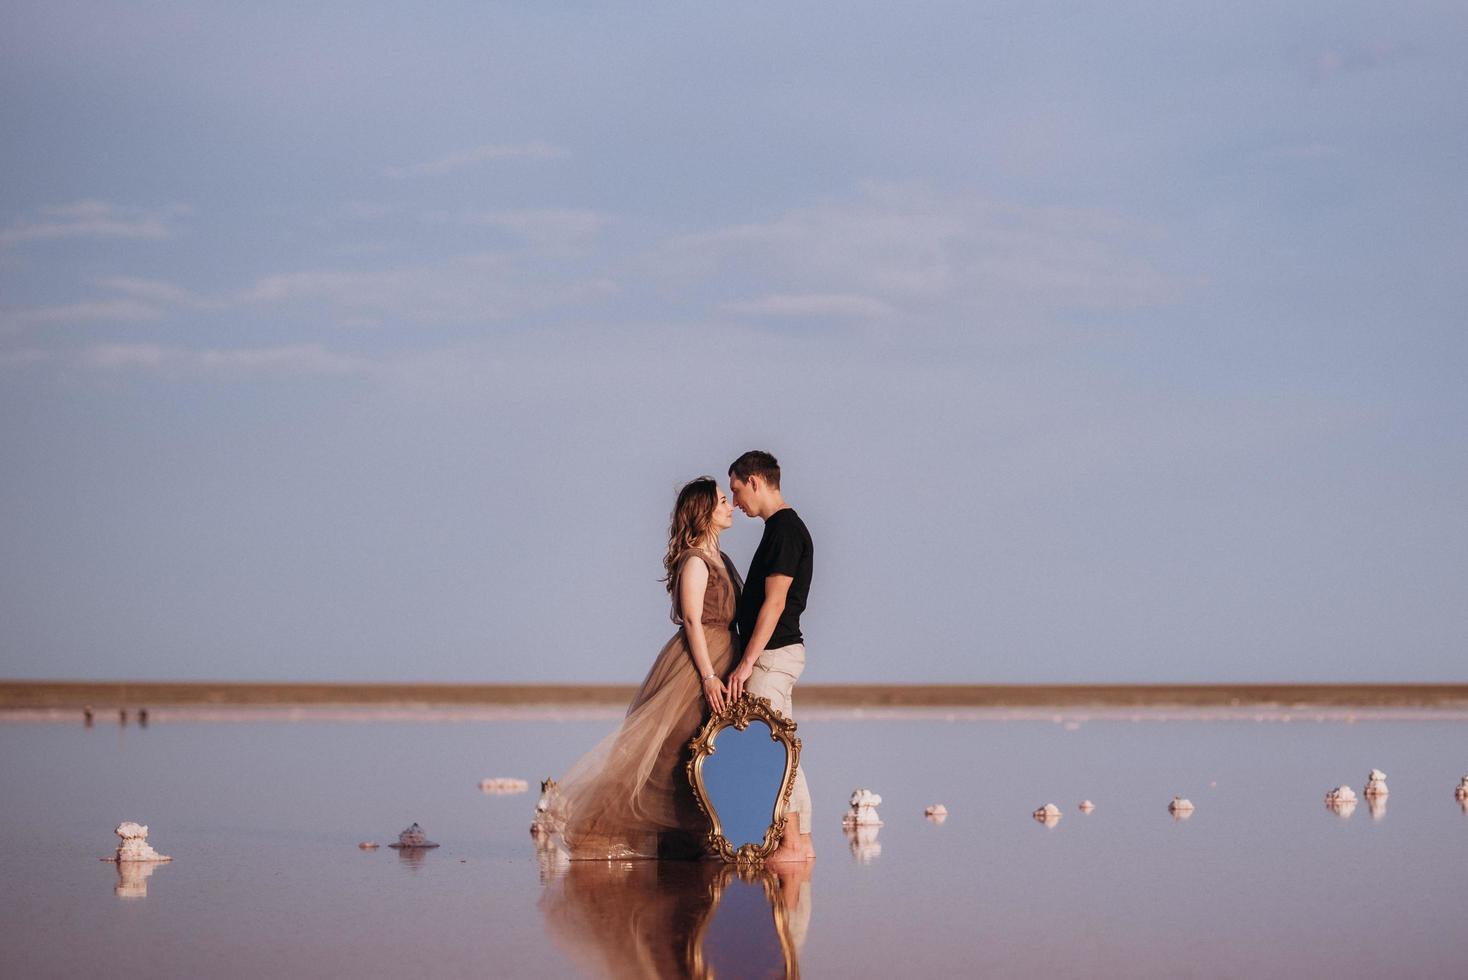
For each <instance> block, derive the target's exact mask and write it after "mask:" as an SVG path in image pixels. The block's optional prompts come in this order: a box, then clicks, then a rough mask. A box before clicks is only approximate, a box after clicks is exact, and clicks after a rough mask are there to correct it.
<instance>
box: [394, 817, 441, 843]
mask: <svg viewBox="0 0 1468 980" xmlns="http://www.w3.org/2000/svg"><path fill="white" fill-rule="evenodd" d="M387 846H388V847H396V848H400V849H412V850H418V849H422V848H428V847H437V846H438V845H437V844H435V843H434V842H433V841H431V840H429V839H428V835H427V834H425V833H424V832H423V828H422V827H420V826H418V825H417V824H416V823H415V824H413V826H411V827H409V828H408V829H407V830H405V831H403V832H402V833H401V834H398V842H397V843H396V844H389V845H387Z"/></svg>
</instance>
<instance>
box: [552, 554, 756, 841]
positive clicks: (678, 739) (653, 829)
mask: <svg viewBox="0 0 1468 980" xmlns="http://www.w3.org/2000/svg"><path fill="white" fill-rule="evenodd" d="M693 561H702V562H704V563H705V564H706V565H707V566H708V570H709V579H708V588H707V589H706V590H705V591H704V596H703V634H704V638H705V640H706V641H707V643H708V652H709V660H710V661H711V663H712V666H713V669H714V673H716V674H718V676H719V677H720V678H721V679H722V678H725V677H727V676H728V674H729V671H730V670H731V669H732V668H733V666H734V661H735V656H736V653H737V650H738V641H737V639H736V637H735V636H734V634H733V632H732V628H733V627H732V625H731V624H732V623H733V621H734V607H735V603H736V601H737V600H738V598H739V589H740V587H741V585H742V582H741V581H740V578H739V573H738V572H737V571H736V570H735V569H734V565H733V563H731V562H730V561H729V556H728V555H725V554H724V553H723V552H720V553H719V560H715V559H714V558H712V557H710V556H709V555H707V554H704V553H703V552H701V551H695V550H689V551H685V552H684V553H683V554H682V555H680V556H679V557H678V562H677V564H676V565H675V577H674V581H673V622H675V623H677V624H678V625H679V627H680V629H679V630H678V632H677V633H676V634H674V636H673V638H672V639H671V640H669V641H668V642H667V644H666V645H664V646H663V649H662V651H661V652H660V653H658V656H657V659H656V660H654V661H653V664H652V669H651V670H649V671H648V672H647V677H646V679H644V680H643V682H642V687H641V688H640V689H639V690H638V692H637V696H636V697H634V698H633V699H632V704H631V706H630V707H629V708H628V709H627V717H626V718H624V719H623V721H622V724H621V726H620V727H619V728H618V729H617V730H616V731H615V732H613V733H612V734H610V735H608V736H607V737H606V738H605V739H603V740H602V741H601V743H600V744H598V745H597V746H596V748H594V749H592V750H591V751H590V752H588V753H587V754H586V755H585V756H583V757H582V758H581V760H580V761H578V762H577V763H576V764H575V765H574V766H572V767H571V770H570V772H568V773H567V774H566V776H565V778H564V779H562V780H561V782H560V788H559V793H558V794H557V797H556V799H555V800H554V801H553V802H552V804H551V810H552V814H553V817H554V819H555V822H556V824H557V826H559V827H560V830H561V841H562V843H563V845H564V846H565V848H566V850H567V852H568V853H569V854H570V856H571V858H572V860H593V859H600V860H606V859H627V858H655V857H687V858H691V857H697V856H698V855H699V854H700V853H701V850H702V842H703V839H704V837H705V836H706V835H707V833H708V829H709V828H708V820H707V818H705V817H704V816H703V814H702V813H701V812H700V811H699V809H698V804H697V803H696V802H695V801H694V798H693V789H692V787H691V786H689V784H688V776H687V771H686V765H687V762H688V743H689V741H690V740H692V738H693V736H694V735H695V734H697V732H698V729H699V726H700V725H702V724H703V722H704V720H705V718H706V717H707V710H708V705H707V702H706V701H705V700H704V696H703V681H702V678H701V677H700V676H699V672H698V666H697V665H696V664H695V663H694V661H693V654H692V653H691V652H690V650H689V648H688V639H687V635H686V627H684V624H683V619H682V616H681V615H680V610H679V608H678V578H679V577H681V575H682V573H683V570H684V569H685V568H686V567H687V566H688V563H689V562H693Z"/></svg>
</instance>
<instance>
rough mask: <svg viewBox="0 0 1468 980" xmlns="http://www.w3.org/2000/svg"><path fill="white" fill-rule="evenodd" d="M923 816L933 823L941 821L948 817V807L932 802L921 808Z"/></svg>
mask: <svg viewBox="0 0 1468 980" xmlns="http://www.w3.org/2000/svg"><path fill="white" fill-rule="evenodd" d="M923 816H925V817H927V818H928V819H929V820H931V821H933V823H942V822H943V821H945V820H947V819H948V808H947V807H946V806H944V805H943V804H941V803H934V804H933V805H932V806H930V807H928V808H927V809H925V810H923Z"/></svg>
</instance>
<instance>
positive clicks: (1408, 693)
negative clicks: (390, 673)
mask: <svg viewBox="0 0 1468 980" xmlns="http://www.w3.org/2000/svg"><path fill="white" fill-rule="evenodd" d="M635 691H636V685H634V684H362V683H351V684H327V683H251V682H233V681H229V682H226V681H51V680H35V681H32V680H0V710H5V709H58V708H75V709H78V710H80V709H81V708H82V707H83V706H84V705H88V704H90V705H92V706H93V707H94V708H96V709H98V710H99V711H100V710H104V709H108V710H116V709H117V708H123V707H129V708H131V707H137V706H146V707H150V708H151V707H157V706H220V707H227V706H294V705H300V706H308V705H362V706H367V705H374V706H409V705H431V706H463V707H474V706H502V707H528V706H557V707H569V708H576V707H587V708H593V707H608V706H617V705H625V704H626V703H627V702H628V701H629V700H630V699H631V697H632V695H633V694H634V693H635ZM800 700H801V705H802V707H808V708H1001V709H1002V708H1014V709H1023V708H1046V707H1054V708H1071V709H1075V708H1129V707H1136V708H1166V707H1175V708H1239V707H1250V706H1260V707H1283V708H1447V709H1468V684H802V685H801V688H800Z"/></svg>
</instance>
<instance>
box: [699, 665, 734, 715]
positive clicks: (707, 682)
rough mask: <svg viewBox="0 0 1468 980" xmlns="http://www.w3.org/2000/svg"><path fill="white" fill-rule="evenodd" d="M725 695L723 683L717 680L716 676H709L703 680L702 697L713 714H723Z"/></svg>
mask: <svg viewBox="0 0 1468 980" xmlns="http://www.w3.org/2000/svg"><path fill="white" fill-rule="evenodd" d="M727 693H728V692H727V691H725V689H724V682H723V681H721V680H719V678H718V675H717V674H710V675H708V676H707V677H705V678H704V679H703V697H704V700H705V701H707V702H708V703H709V708H711V709H712V710H713V712H714V714H716V715H717V714H722V713H723V711H724V705H725V704H726V701H725V696H726V694H727Z"/></svg>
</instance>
